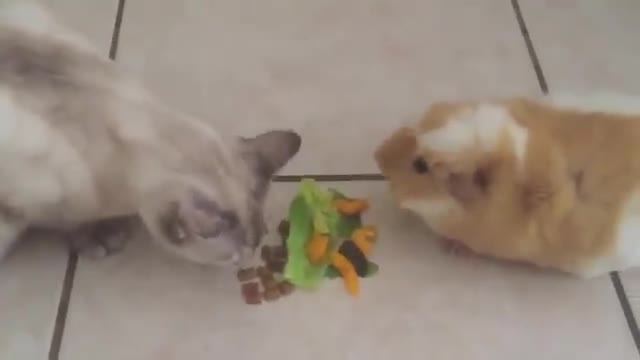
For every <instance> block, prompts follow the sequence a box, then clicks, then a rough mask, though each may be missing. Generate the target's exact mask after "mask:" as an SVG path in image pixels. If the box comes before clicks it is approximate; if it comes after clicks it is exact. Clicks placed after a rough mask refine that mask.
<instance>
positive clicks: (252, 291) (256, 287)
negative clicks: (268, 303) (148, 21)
mask: <svg viewBox="0 0 640 360" xmlns="http://www.w3.org/2000/svg"><path fill="white" fill-rule="evenodd" d="M241 289H242V297H243V298H244V302H245V303H246V304H248V305H258V304H261V303H262V296H261V294H260V284H258V283H257V282H249V283H245V284H242V287H241Z"/></svg>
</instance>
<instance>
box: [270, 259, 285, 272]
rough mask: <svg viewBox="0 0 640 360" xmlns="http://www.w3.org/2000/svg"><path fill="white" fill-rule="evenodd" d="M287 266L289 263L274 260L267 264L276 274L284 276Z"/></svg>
mask: <svg viewBox="0 0 640 360" xmlns="http://www.w3.org/2000/svg"><path fill="white" fill-rule="evenodd" d="M286 264H287V262H286V261H284V260H272V261H270V262H268V263H267V267H268V268H269V270H271V271H273V272H274V273H278V274H282V273H283V272H284V267H285V266H286Z"/></svg>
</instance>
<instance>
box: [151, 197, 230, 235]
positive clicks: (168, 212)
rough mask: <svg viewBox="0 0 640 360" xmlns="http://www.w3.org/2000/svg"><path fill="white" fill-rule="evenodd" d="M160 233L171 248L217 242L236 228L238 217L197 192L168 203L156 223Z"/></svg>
mask: <svg viewBox="0 0 640 360" xmlns="http://www.w3.org/2000/svg"><path fill="white" fill-rule="evenodd" d="M158 221H159V227H160V231H162V232H163V234H164V235H165V236H166V238H167V239H169V241H170V242H171V243H173V244H174V245H184V244H187V243H189V242H191V241H194V240H195V239H197V238H207V239H208V238H216V237H218V236H220V235H221V234H223V233H225V232H228V231H230V230H233V229H235V228H236V227H237V226H239V220H238V216H237V214H235V213H234V212H233V211H230V210H225V209H223V208H221V207H220V205H219V204H218V203H217V202H215V201H214V200H212V199H211V198H209V197H207V196H206V195H205V194H203V193H200V192H198V191H191V192H188V193H187V194H185V196H184V197H182V198H180V199H178V200H176V201H173V202H170V203H169V204H168V205H167V207H166V208H165V209H164V211H163V212H162V213H161V215H160V217H159V219H158Z"/></svg>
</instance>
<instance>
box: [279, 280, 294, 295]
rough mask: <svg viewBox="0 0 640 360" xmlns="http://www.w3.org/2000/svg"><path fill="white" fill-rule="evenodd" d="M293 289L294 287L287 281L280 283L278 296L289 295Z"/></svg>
mask: <svg viewBox="0 0 640 360" xmlns="http://www.w3.org/2000/svg"><path fill="white" fill-rule="evenodd" d="M295 289H296V287H295V286H294V285H293V284H292V283H290V282H288V281H282V282H280V283H279V284H278V291H280V295H282V296H287V295H289V294H291V293H292V292H293V291H294V290H295Z"/></svg>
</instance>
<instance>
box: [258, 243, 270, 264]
mask: <svg viewBox="0 0 640 360" xmlns="http://www.w3.org/2000/svg"><path fill="white" fill-rule="evenodd" d="M272 256H273V251H272V248H271V246H266V245H265V246H263V247H262V249H260V259H262V261H265V262H268V261H269V260H271V257H272Z"/></svg>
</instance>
